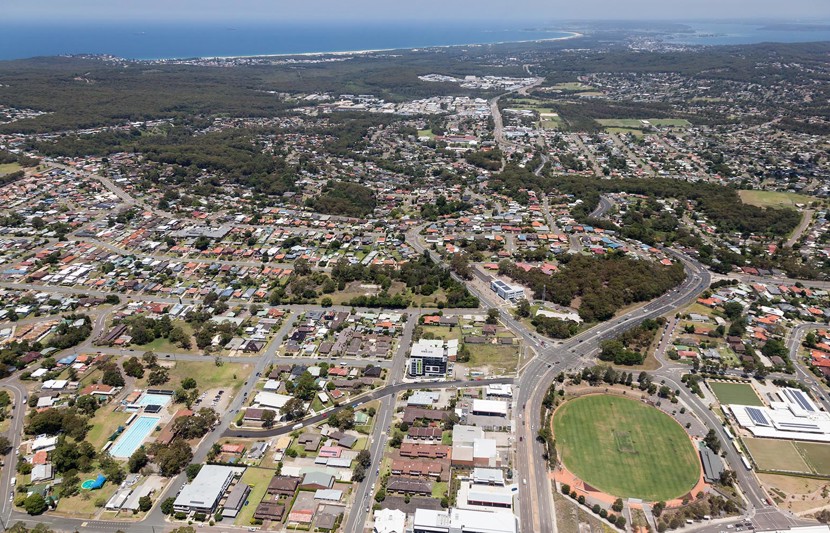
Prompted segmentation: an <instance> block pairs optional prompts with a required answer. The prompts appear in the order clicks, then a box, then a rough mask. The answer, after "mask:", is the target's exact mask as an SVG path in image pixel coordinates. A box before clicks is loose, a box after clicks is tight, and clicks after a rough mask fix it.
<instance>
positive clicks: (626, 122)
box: [597, 118, 691, 129]
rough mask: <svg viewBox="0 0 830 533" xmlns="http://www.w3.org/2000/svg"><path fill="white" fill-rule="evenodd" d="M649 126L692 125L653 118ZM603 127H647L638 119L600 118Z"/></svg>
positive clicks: (683, 120)
mask: <svg viewBox="0 0 830 533" xmlns="http://www.w3.org/2000/svg"><path fill="white" fill-rule="evenodd" d="M647 121H648V123H649V124H651V125H652V126H656V127H663V126H668V127H676V128H680V127H687V126H690V125H691V124H690V123H689V121H688V120H686V119H682V118H651V119H648V120H647ZM597 122H599V123H600V124H601V125H603V126H606V127H609V128H634V129H642V128H644V127H646V125H645V124H643V121H642V120H640V119H638V118H600V119H597Z"/></svg>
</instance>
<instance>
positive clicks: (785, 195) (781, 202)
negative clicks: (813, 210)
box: [738, 190, 815, 208]
mask: <svg viewBox="0 0 830 533" xmlns="http://www.w3.org/2000/svg"><path fill="white" fill-rule="evenodd" d="M738 194H739V195H740V196H741V201H742V202H743V203H745V204H750V205H755V206H758V207H793V208H794V207H795V206H796V204H809V203H810V202H812V201H813V200H815V198H812V197H810V196H805V195H803V194H798V193H794V192H779V191H749V190H743V191H738Z"/></svg>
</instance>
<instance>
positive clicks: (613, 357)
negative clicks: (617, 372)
mask: <svg viewBox="0 0 830 533" xmlns="http://www.w3.org/2000/svg"><path fill="white" fill-rule="evenodd" d="M665 323H666V319H665V318H663V317H658V318H657V319H651V318H649V319H646V320H644V321H643V322H642V323H641V324H639V325H637V326H636V327H633V328H631V329H629V330H628V331H626V332H625V333H623V334H622V335H620V336H619V337H617V338H616V339H613V340H610V341H605V342H603V343H602V346H601V348H602V349H601V351H600V353H599V359H600V360H601V361H608V362H611V363H614V364H615V365H627V366H631V365H640V364H643V361H644V360H645V358H646V354H648V351H649V348H650V347H651V343H652V342H654V337H655V336H656V335H657V332H659V331H660V328H662V327H663V325H665Z"/></svg>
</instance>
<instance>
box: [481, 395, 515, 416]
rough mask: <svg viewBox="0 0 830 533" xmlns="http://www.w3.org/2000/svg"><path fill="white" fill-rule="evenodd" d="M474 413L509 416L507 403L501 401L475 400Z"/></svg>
mask: <svg viewBox="0 0 830 533" xmlns="http://www.w3.org/2000/svg"><path fill="white" fill-rule="evenodd" d="M473 412H474V413H476V412H478V413H497V414H499V415H507V402H504V401H501V400H480V399H478V398H476V399H475V400H473Z"/></svg>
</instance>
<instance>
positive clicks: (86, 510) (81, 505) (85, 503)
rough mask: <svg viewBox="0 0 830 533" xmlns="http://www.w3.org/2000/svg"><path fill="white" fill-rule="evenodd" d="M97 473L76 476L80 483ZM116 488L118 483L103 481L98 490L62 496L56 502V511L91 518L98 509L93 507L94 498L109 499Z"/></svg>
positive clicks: (82, 490) (66, 514)
mask: <svg viewBox="0 0 830 533" xmlns="http://www.w3.org/2000/svg"><path fill="white" fill-rule="evenodd" d="M96 475H98V473H97V472H96V471H92V472H91V473H89V474H84V473H79V474H78V477H79V478H80V479H81V483H83V482H84V481H86V480H87V479H92V478H94V477H95V476H96ZM116 490H118V485H114V484H112V483H104V486H103V487H101V488H100V489H98V490H84V489H81V491H80V492H79V493H78V494H77V495H75V496H72V497H71V498H62V499H61V500H60V502H58V509H57V511H58V512H59V513H61V514H63V515H65V516H73V517H78V518H92V517H93V516H94V515H95V514H96V513H97V512H98V510H99V509H100V507H95V500H97V499H99V498H103V499H104V500H105V501H106V500H109V499H110V498H111V497H112V495H113V494H115V491H116Z"/></svg>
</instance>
